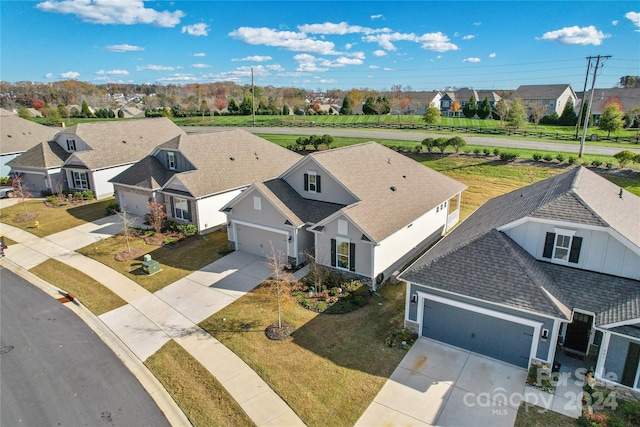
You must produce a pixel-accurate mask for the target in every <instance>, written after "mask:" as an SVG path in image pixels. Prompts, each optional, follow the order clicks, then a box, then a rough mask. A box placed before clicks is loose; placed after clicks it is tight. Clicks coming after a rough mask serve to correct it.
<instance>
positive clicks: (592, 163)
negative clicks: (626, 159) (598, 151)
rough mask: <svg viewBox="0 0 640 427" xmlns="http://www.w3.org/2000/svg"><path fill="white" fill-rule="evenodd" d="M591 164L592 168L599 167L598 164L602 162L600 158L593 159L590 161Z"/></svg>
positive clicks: (600, 164)
mask: <svg viewBox="0 0 640 427" xmlns="http://www.w3.org/2000/svg"><path fill="white" fill-rule="evenodd" d="M591 166H593V167H594V168H599V167H600V166H602V162H601V161H600V160H594V161H592V162H591Z"/></svg>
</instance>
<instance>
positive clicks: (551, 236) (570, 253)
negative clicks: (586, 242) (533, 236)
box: [542, 228, 582, 264]
mask: <svg viewBox="0 0 640 427" xmlns="http://www.w3.org/2000/svg"><path fill="white" fill-rule="evenodd" d="M575 234H576V232H575V231H574V230H564V229H560V228H555V229H554V233H550V232H549V233H547V234H546V237H545V241H544V250H543V253H542V257H543V258H549V259H550V260H551V261H552V262H557V263H560V264H566V263H569V262H571V263H574V264H577V263H578V261H579V258H580V248H581V247H582V237H578V236H576V235H575Z"/></svg>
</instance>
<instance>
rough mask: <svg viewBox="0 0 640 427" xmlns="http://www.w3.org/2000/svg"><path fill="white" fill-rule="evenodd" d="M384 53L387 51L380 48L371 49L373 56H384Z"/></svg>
mask: <svg viewBox="0 0 640 427" xmlns="http://www.w3.org/2000/svg"><path fill="white" fill-rule="evenodd" d="M386 55H387V52H385V51H384V50H381V49H378V50H374V51H373V56H386Z"/></svg>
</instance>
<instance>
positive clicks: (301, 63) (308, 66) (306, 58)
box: [293, 53, 329, 73]
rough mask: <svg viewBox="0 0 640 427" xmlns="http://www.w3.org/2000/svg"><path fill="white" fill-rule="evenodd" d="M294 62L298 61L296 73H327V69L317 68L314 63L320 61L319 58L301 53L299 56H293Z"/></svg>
mask: <svg viewBox="0 0 640 427" xmlns="http://www.w3.org/2000/svg"><path fill="white" fill-rule="evenodd" d="M293 59H295V60H296V61H298V68H296V71H299V72H302V73H313V72H323V71H329V68H328V67H326V66H324V67H322V66H318V65H317V64H316V63H317V62H318V61H321V59H320V58H316V57H315V56H313V55H309V54H308V53H301V54H299V55H295V56H294V57H293Z"/></svg>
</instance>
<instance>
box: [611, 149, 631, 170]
mask: <svg viewBox="0 0 640 427" xmlns="http://www.w3.org/2000/svg"><path fill="white" fill-rule="evenodd" d="M613 157H614V158H615V159H616V160H617V161H618V163H620V167H621V168H623V167H625V166H627V164H628V163H629V162H632V161H633V160H634V159H635V157H636V154H635V153H634V152H633V151H629V150H624V151H620V152H619V153H616V154H614V155H613Z"/></svg>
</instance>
